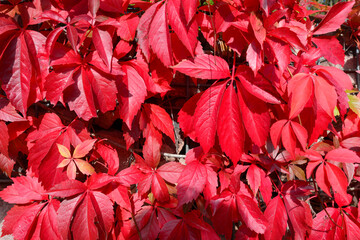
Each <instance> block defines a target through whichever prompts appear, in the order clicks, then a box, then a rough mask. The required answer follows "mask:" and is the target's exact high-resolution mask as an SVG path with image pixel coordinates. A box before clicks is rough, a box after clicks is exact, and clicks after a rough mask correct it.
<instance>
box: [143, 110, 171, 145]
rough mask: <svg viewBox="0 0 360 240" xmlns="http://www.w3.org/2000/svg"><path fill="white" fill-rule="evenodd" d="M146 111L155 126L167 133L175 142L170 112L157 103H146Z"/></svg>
mask: <svg viewBox="0 0 360 240" xmlns="http://www.w3.org/2000/svg"><path fill="white" fill-rule="evenodd" d="M144 111H145V112H146V114H147V116H148V117H149V120H150V122H151V123H152V124H153V125H154V127H156V128H157V129H158V130H160V131H161V132H163V133H165V135H167V136H168V137H169V138H171V140H173V142H175V137H174V130H173V129H174V126H173V121H172V120H171V118H170V116H169V114H168V113H167V112H166V111H165V110H164V109H163V108H161V107H159V106H158V105H155V104H144Z"/></svg>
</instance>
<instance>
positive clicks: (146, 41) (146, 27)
mask: <svg viewBox="0 0 360 240" xmlns="http://www.w3.org/2000/svg"><path fill="white" fill-rule="evenodd" d="M161 4H162V2H157V3H156V4H153V5H152V6H151V7H150V8H148V9H147V10H146V11H145V13H144V14H143V16H142V17H141V18H140V21H139V25H138V27H137V33H138V38H139V42H138V43H139V46H140V48H141V50H142V53H143V54H144V56H145V58H146V60H147V61H149V60H150V55H151V52H150V37H149V32H150V26H151V23H152V21H153V18H154V15H155V14H156V12H157V10H158V9H159V7H160V6H161Z"/></svg>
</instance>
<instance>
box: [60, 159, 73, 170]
mask: <svg viewBox="0 0 360 240" xmlns="http://www.w3.org/2000/svg"><path fill="white" fill-rule="evenodd" d="M70 161H71V159H70V158H65V159H64V160H62V161H61V163H59V165H57V168H63V167H65V166H67V165H68V164H69V163H70Z"/></svg>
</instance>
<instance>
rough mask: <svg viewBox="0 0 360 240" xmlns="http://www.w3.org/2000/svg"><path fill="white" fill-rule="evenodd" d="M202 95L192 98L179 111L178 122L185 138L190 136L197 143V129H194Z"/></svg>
mask: <svg viewBox="0 0 360 240" xmlns="http://www.w3.org/2000/svg"><path fill="white" fill-rule="evenodd" d="M201 95H202V93H198V94H195V95H194V96H193V97H192V98H190V99H189V100H188V101H187V102H186V103H185V104H184V105H183V107H182V108H181V110H180V111H179V114H178V115H179V116H178V121H179V125H180V128H181V130H182V131H183V132H184V134H185V136H189V137H190V138H191V139H193V140H194V141H196V129H195V128H194V123H195V120H196V119H195V117H194V114H195V110H196V108H195V106H196V105H197V102H198V101H199V99H200V97H201Z"/></svg>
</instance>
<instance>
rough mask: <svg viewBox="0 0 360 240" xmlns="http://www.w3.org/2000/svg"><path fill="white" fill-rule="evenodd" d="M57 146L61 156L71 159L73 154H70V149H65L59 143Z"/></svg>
mask: <svg viewBox="0 0 360 240" xmlns="http://www.w3.org/2000/svg"><path fill="white" fill-rule="evenodd" d="M56 146H57V147H58V149H59V152H60V155H61V156H63V157H64V158H70V159H71V153H70V151H69V149H67V147H65V146H64V145H62V144H59V143H57V144H56Z"/></svg>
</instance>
